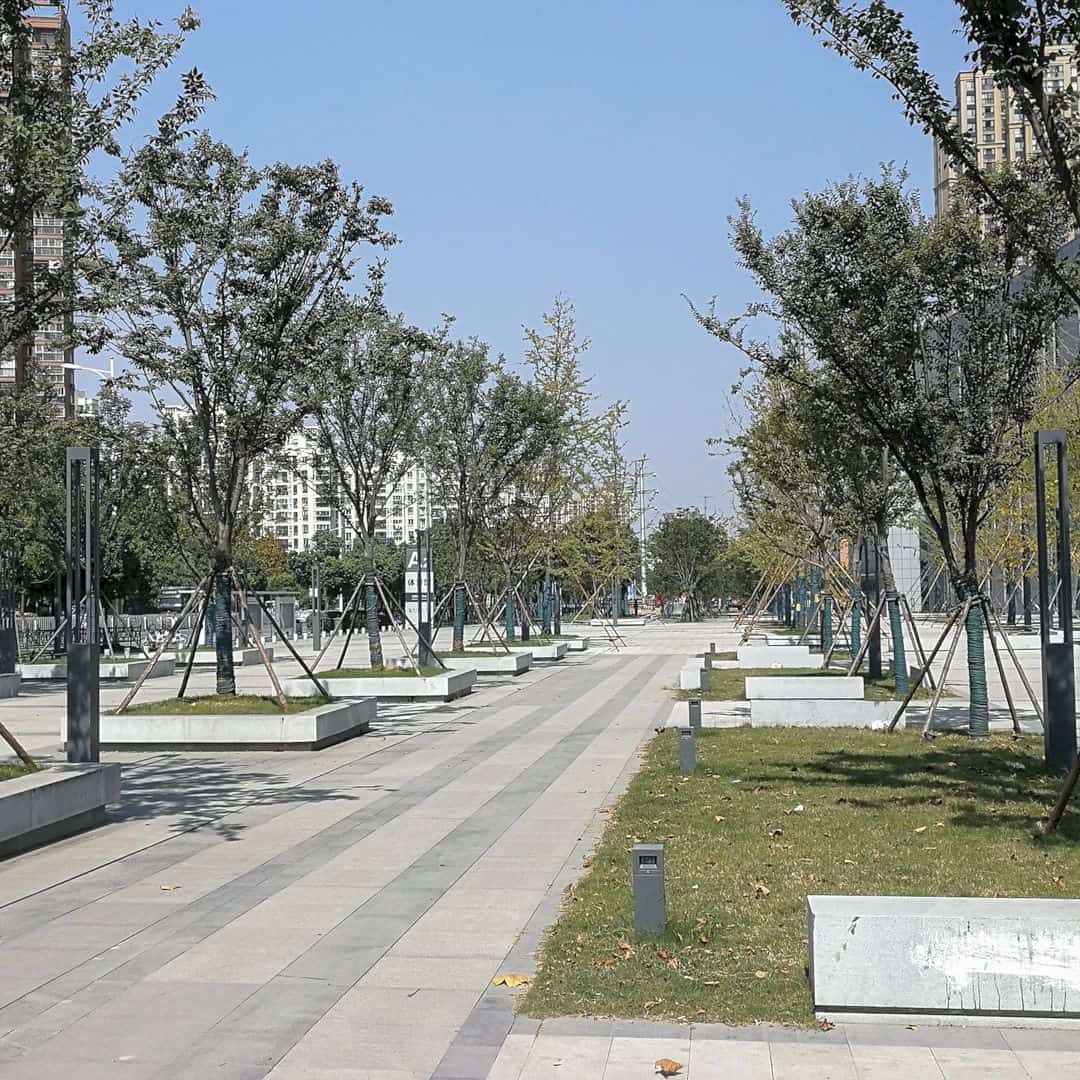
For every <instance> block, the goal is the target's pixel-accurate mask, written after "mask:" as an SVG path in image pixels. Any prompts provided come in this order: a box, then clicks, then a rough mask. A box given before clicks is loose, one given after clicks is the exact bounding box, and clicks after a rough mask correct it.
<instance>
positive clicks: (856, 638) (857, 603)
mask: <svg viewBox="0 0 1080 1080" xmlns="http://www.w3.org/2000/svg"><path fill="white" fill-rule="evenodd" d="M861 648H862V592H861V591H860V589H859V586H858V585H853V586H852V589H851V656H852V659H854V658H855V657H856V656H858V655H859V650H860V649H861Z"/></svg>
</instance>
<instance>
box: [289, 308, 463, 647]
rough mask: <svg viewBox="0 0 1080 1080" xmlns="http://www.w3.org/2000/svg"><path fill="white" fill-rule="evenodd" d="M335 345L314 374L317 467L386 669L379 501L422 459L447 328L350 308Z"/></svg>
mask: <svg viewBox="0 0 1080 1080" xmlns="http://www.w3.org/2000/svg"><path fill="white" fill-rule="evenodd" d="M339 335H340V336H339V337H338V339H337V342H336V344H335V345H334V347H332V348H331V349H330V350H329V353H328V355H327V356H326V357H325V358H324V360H323V362H322V363H320V364H319V365H317V366H316V367H315V368H314V369H313V370H312V372H311V381H310V386H309V390H308V394H309V401H310V403H309V407H310V409H311V412H312V415H313V416H314V418H315V421H316V424H317V425H318V428H317V430H318V438H317V446H318V455H319V461H320V464H325V465H329V466H330V467H331V469H332V473H333V478H334V480H333V484H332V485H331V487H336V490H337V492H338V493H339V494H340V496H341V501H342V502H343V503H344V504H345V507H344V508H345V509H346V511H347V512H348V513H349V515H350V516H351V518H352V522H353V528H354V529H355V530H356V532H357V533H358V534H359V536H360V537H361V540H362V542H363V545H364V552H365V557H366V559H367V582H366V584H365V594H366V596H365V609H366V612H367V633H368V648H369V650H370V664H371V666H372V667H373V668H381V667H382V666H383V653H382V640H381V638H380V635H379V611H378V607H379V604H378V597H377V595H376V584H375V577H376V575H375V570H376V567H375V551H376V545H377V541H376V538H375V529H376V525H377V523H378V520H379V513H380V509H381V498H382V496H383V495H384V493H385V492H386V491H388V490H391V489H393V488H395V487H396V486H397V485H398V483H399V482H400V481H401V479H402V477H404V475H405V474H406V473H407V472H408V471H409V469H410V468H411V467H412V465H413V464H415V462H416V461H417V460H418V458H419V457H420V447H421V434H422V425H423V421H424V416H425V414H426V412H427V409H428V397H429V394H430V387H431V385H432V384H433V382H434V381H435V380H437V379H439V378H440V377H441V374H440V370H439V363H440V357H441V355H442V351H441V348H440V345H441V343H442V342H443V341H444V340H445V337H446V328H445V327H443V328H442V329H441V330H439V331H437V332H436V333H435V334H426V333H424V332H423V331H421V330H419V329H417V328H416V327H414V326H409V325H407V324H406V323H405V320H404V318H403V317H402V316H400V315H398V316H396V317H391V316H389V315H388V314H387V313H386V312H385V311H383V310H382V309H381V308H371V306H370V305H369V304H366V303H357V304H353V305H350V307H349V308H348V309H347V310H346V312H345V313H344V317H343V320H342V325H341V327H340V329H339Z"/></svg>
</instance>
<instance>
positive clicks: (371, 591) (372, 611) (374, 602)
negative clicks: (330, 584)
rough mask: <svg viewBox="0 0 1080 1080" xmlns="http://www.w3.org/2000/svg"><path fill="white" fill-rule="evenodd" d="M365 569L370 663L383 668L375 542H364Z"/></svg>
mask: <svg viewBox="0 0 1080 1080" xmlns="http://www.w3.org/2000/svg"><path fill="white" fill-rule="evenodd" d="M364 563H365V566H364V569H365V570H366V571H367V583H366V585H365V586H364V614H365V616H366V619H365V621H366V623H367V638H368V663H370V664H371V666H372V667H373V668H381V667H382V666H383V664H384V663H385V661H384V659H383V648H382V627H381V626H380V625H379V597H378V590H377V589H376V588H375V546H374V541H372V540H371V539H368V540H366V541H365V542H364Z"/></svg>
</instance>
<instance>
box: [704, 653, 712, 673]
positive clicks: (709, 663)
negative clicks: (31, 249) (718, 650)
mask: <svg viewBox="0 0 1080 1080" xmlns="http://www.w3.org/2000/svg"><path fill="white" fill-rule="evenodd" d="M705 670H706V671H712V653H706V654H705Z"/></svg>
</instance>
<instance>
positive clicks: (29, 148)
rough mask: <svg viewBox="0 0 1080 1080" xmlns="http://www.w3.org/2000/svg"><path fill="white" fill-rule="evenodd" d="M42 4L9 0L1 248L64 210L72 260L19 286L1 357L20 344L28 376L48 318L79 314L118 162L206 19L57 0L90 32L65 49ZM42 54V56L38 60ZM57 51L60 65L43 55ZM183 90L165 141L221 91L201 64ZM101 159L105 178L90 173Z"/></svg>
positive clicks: (0, 81) (1, 17)
mask: <svg viewBox="0 0 1080 1080" xmlns="http://www.w3.org/2000/svg"><path fill="white" fill-rule="evenodd" d="M36 6H37V5H36V4H35V3H34V2H33V0H3V2H2V3H0V41H3V42H5V43H6V44H5V46H4V47H3V48H0V86H3V87H4V88H5V93H6V101H5V103H4V107H3V108H0V250H6V249H10V248H13V247H15V246H17V245H26V244H27V242H28V239H29V237H30V235H31V231H32V223H33V218H34V214H35V213H38V214H47V215H51V216H54V217H56V218H59V219H61V220H62V222H63V226H64V247H63V253H62V255H61V257H59V258H57V259H54V260H51V262H50V263H49V264H48V265H45V264H41V263H39V264H38V265H37V266H35V271H34V276H33V279H32V280H31V278H30V275H27V279H26V280H25V281H22V282H19V281H17V282H16V297H15V301H14V302H13V303H11V304H6V305H4V310H3V317H2V318H0V355H9V354H10V352H11V351H12V350H13V349H18V354H17V356H16V374H17V376H18V377H19V378H22V377H24V376H25V374H26V373H25V370H24V366H25V361H26V360H27V359H28V358H27V356H26V353H27V350H26V349H24V348H22V347H21V343H24V342H28V341H29V340H31V336H32V334H33V332H34V330H35V329H36V328H37V327H39V326H41V325H42V324H43V323H44V322H46V321H47V320H49V319H52V318H54V317H57V316H64V315H67V314H68V313H69V310H70V304H71V294H72V293H73V291H74V289H75V285H76V282H75V276H76V271H77V268H78V264H79V262H80V260H81V259H83V258H84V257H86V256H87V255H88V254H89V253H90V252H92V251H93V249H94V247H95V246H96V244H97V243H98V241H99V239H100V235H101V230H102V227H103V224H104V222H105V220H106V219H107V215H106V214H104V213H103V212H102V205H101V199H102V196H103V193H104V191H105V189H106V186H107V184H108V181H109V173H108V167H107V163H109V162H114V163H115V162H117V161H118V160H122V159H123V157H124V155H125V150H124V148H123V147H122V145H121V140H122V138H123V136H124V134H125V132H127V131H128V130H129V129H130V127H131V124H132V121H133V120H134V119H135V118H136V116H137V115H138V112H139V108H140V106H141V104H142V102H143V100H144V98H145V97H146V95H147V93H148V92H149V91H150V89H151V87H152V86H153V84H154V82H155V80H156V79H157V77H158V76H159V75H160V74H161V73H162V72H163V71H164V70H165V69H166V68H168V67H169V66H170V65H171V63H172V62H173V60H174V59H175V58H176V56H177V54H178V53H179V51H180V49H181V48H182V47H183V44H184V41H185V39H186V38H187V36H188V35H189V34H190V33H191V32H192V31H194V30H195V29H196V28H197V27H198V25H199V23H198V19H197V18H196V17H195V15H194V14H193V13H192V11H191V9H190V8H185V9H184V11H183V12H182V13H181V14H180V16H179V17H178V18H177V19H176V20H175V29H174V30H166V29H165V28H164V27H163V25H162V24H161V23H159V22H156V21H140V20H137V19H129V20H126V21H120V20H118V19H116V17H115V14H114V7H115V5H114V3H113V0H73V2H72V3H67V2H64V0H58V2H57V3H56V4H55V5H53V6H54V7H55V8H56V9H57V10H58V11H59V12H60V13H61V14H63V15H64V16H70V17H72V18H73V20H74V21H75V22H76V23H77V24H78V25H79V27H81V28H82V31H81V36H80V37H79V38H77V39H76V40H75V41H74V42H72V43H71V47H70V49H66V48H65V47H64V43H63V41H62V37H61V34H60V32H59V31H56V32H54V31H52V30H44V31H40V32H39V34H38V45H39V48H38V49H37V50H35V48H34V31H33V29H32V27H31V26H30V23H29V21H28V18H27V16H28V15H29V14H31V13H32V12H33V10H34V8H35V7H36ZM32 55H34V56H36V58H37V59H36V60H35V61H32V60H31V56H32ZM45 56H51V58H52V62H42V57H45ZM182 84H183V89H182V92H181V94H180V96H179V98H178V100H177V101H176V102H175V104H174V106H173V108H172V109H171V110H170V111H169V112H168V113H167V114H166V115H165V116H164V117H162V119H161V121H160V122H159V125H158V130H157V134H156V136H155V138H156V139H157V140H158V141H160V142H161V143H163V144H164V143H169V142H171V141H173V140H174V139H175V138H176V136H177V133H178V131H179V130H180V129H181V128H182V127H183V126H184V125H186V124H189V123H191V122H192V121H193V120H194V119H195V118H196V117H197V116H198V115H199V113H200V112H201V110H202V108H203V105H204V104H205V102H206V101H207V100H208V98H209V97H210V89H209V87H208V86H207V84H206V82H205V80H204V79H203V77H202V76H201V75H200V74H199V72H198V71H195V70H192V71H189V72H187V73H186V74H185V75H184V76H183V77H182ZM91 161H92V162H93V171H94V176H93V177H91V176H90V175H89V173H88V167H89V166H90V164H91Z"/></svg>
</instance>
